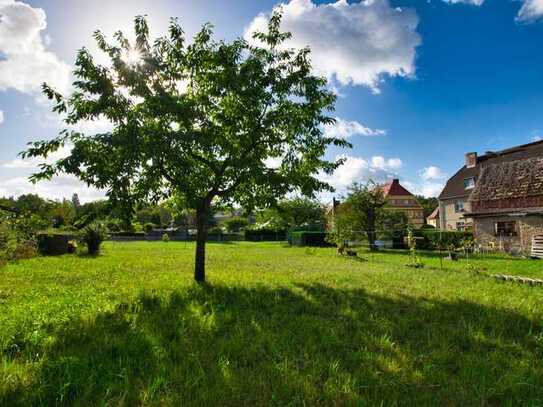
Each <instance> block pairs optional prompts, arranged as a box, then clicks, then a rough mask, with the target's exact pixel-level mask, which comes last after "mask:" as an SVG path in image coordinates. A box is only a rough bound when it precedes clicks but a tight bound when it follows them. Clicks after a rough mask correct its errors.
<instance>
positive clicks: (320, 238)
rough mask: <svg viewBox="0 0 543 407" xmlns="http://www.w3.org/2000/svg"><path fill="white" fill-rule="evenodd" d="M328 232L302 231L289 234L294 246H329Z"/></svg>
mask: <svg viewBox="0 0 543 407" xmlns="http://www.w3.org/2000/svg"><path fill="white" fill-rule="evenodd" d="M326 236H327V233H326V232H310V231H300V232H291V233H290V234H289V242H290V244H292V245H293V246H329V245H330V244H329V243H328V242H327V241H326Z"/></svg>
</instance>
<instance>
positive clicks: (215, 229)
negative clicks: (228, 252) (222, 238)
mask: <svg viewBox="0 0 543 407" xmlns="http://www.w3.org/2000/svg"><path fill="white" fill-rule="evenodd" d="M223 232H224V231H223V230H222V228H221V227H220V226H213V227H212V228H210V229H209V230H208V231H207V233H209V234H210V235H220V234H222V233H223Z"/></svg>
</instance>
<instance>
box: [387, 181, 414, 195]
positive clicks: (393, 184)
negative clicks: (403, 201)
mask: <svg viewBox="0 0 543 407" xmlns="http://www.w3.org/2000/svg"><path fill="white" fill-rule="evenodd" d="M383 194H384V195H385V196H413V194H412V193H411V192H409V191H408V190H407V189H405V188H404V187H402V186H401V185H400V180H398V179H393V180H392V181H389V182H387V183H386V184H385V185H383Z"/></svg>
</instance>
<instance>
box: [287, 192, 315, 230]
mask: <svg viewBox="0 0 543 407" xmlns="http://www.w3.org/2000/svg"><path fill="white" fill-rule="evenodd" d="M277 211H278V213H279V215H280V216H281V217H282V218H283V219H284V221H285V223H286V224H287V225H288V226H289V227H296V226H302V225H308V226H313V227H319V228H322V227H323V226H324V223H325V221H324V210H323V208H322V205H321V203H320V202H319V201H317V200H315V199H310V198H307V197H297V198H292V199H285V200H283V201H281V202H279V204H278V205H277Z"/></svg>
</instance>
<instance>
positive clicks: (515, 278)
mask: <svg viewBox="0 0 543 407" xmlns="http://www.w3.org/2000/svg"><path fill="white" fill-rule="evenodd" d="M492 277H494V278H495V279H496V280H501V281H512V282H515V283H520V284H529V285H543V280H539V279H537V278H528V277H520V276H508V275H505V274H494V275H493V276H492Z"/></svg>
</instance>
